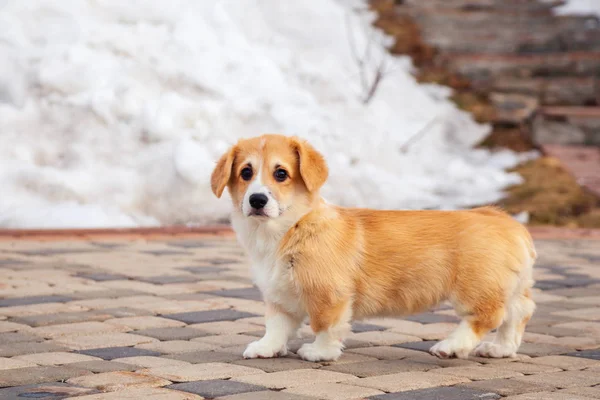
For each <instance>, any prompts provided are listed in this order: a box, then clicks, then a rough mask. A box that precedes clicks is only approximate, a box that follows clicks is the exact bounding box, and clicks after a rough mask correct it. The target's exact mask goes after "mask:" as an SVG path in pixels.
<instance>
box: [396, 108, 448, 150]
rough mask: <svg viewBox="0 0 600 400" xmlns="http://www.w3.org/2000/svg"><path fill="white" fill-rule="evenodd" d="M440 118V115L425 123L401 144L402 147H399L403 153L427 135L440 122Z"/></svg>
mask: <svg viewBox="0 0 600 400" xmlns="http://www.w3.org/2000/svg"><path fill="white" fill-rule="evenodd" d="M438 120H439V115H438V116H435V117H434V118H433V119H431V120H430V121H429V122H428V123H427V124H425V126H424V127H422V128H421V129H419V130H418V131H417V133H415V134H414V135H412V136H411V137H409V138H408V140H407V141H406V142H404V143H403V144H402V145H401V146H400V148H399V150H400V152H401V153H406V152H407V151H408V149H410V146H412V145H413V144H414V143H416V142H417V141H418V140H419V139H421V138H422V137H423V136H425V135H426V134H427V133H428V132H429V130H430V129H431V127H432V126H433V125H435V124H436V123H437V122H438Z"/></svg>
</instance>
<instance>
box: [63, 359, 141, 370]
mask: <svg viewBox="0 0 600 400" xmlns="http://www.w3.org/2000/svg"><path fill="white" fill-rule="evenodd" d="M69 367H73V368H81V369H86V370H88V371H91V372H95V373H98V372H112V371H135V370H136V369H138V367H137V366H135V365H130V364H124V363H120V362H115V361H106V360H96V361H80V362H76V363H72V364H69Z"/></svg>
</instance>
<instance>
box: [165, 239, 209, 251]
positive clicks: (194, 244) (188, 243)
mask: <svg viewBox="0 0 600 400" xmlns="http://www.w3.org/2000/svg"><path fill="white" fill-rule="evenodd" d="M167 246H172V247H181V248H183V249H196V248H205V247H211V246H212V244H211V243H210V242H208V241H201V240H178V241H174V242H167Z"/></svg>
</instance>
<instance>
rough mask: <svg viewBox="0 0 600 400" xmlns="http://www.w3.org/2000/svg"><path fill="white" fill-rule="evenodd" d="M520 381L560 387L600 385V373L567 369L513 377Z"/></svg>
mask: <svg viewBox="0 0 600 400" xmlns="http://www.w3.org/2000/svg"><path fill="white" fill-rule="evenodd" d="M513 379H515V380H517V381H520V382H526V383H532V384H541V385H548V386H552V387H555V388H559V389H565V388H570V387H577V386H593V385H600V374H599V373H598V372H594V371H565V372H553V373H550V374H540V375H529V376H522V377H518V378H513Z"/></svg>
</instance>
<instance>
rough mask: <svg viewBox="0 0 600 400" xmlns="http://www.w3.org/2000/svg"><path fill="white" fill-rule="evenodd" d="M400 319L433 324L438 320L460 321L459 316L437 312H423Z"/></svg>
mask: <svg viewBox="0 0 600 400" xmlns="http://www.w3.org/2000/svg"><path fill="white" fill-rule="evenodd" d="M402 319H404V320H407V321H414V322H420V323H422V324H435V323H439V322H460V318H458V317H456V316H454V315H445V314H438V313H423V314H416V315H409V316H404V317H402Z"/></svg>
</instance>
